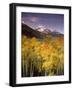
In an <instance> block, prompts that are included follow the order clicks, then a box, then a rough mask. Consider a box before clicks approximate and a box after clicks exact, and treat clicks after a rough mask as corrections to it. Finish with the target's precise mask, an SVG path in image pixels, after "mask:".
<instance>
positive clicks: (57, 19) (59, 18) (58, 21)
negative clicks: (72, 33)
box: [21, 12, 64, 34]
mask: <svg viewBox="0 0 73 90" xmlns="http://www.w3.org/2000/svg"><path fill="white" fill-rule="evenodd" d="M21 22H23V23H25V24H27V25H28V26H30V27H31V28H33V29H37V28H38V27H42V28H45V29H50V30H51V31H58V32H60V33H63V34H64V15H63V14H51V13H25V12H22V14H21Z"/></svg>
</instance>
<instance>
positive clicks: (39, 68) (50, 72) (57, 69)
mask: <svg viewBox="0 0 73 90" xmlns="http://www.w3.org/2000/svg"><path fill="white" fill-rule="evenodd" d="M21 38H22V39H21V72H22V73H21V75H22V77H36V76H57V75H64V37H63V36H52V35H46V37H45V38H44V39H42V40H40V39H37V38H36V37H32V38H28V37H27V36H26V35H22V37H21Z"/></svg>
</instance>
